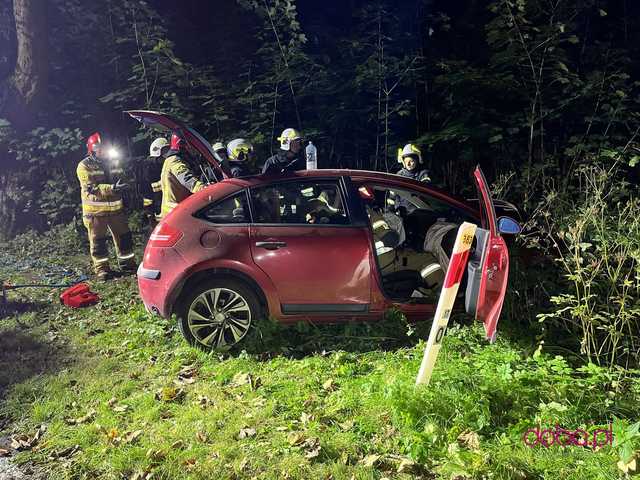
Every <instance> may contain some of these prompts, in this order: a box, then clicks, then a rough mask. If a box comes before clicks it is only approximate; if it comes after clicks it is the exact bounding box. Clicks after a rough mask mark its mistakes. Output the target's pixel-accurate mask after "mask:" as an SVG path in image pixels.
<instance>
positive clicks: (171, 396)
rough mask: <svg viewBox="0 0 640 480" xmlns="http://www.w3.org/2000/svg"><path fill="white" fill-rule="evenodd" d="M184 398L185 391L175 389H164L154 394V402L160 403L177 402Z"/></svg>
mask: <svg viewBox="0 0 640 480" xmlns="http://www.w3.org/2000/svg"><path fill="white" fill-rule="evenodd" d="M184 396H185V391H184V390H183V389H182V388H176V387H164V388H161V389H160V390H158V391H157V392H156V395H155V397H156V400H160V401H162V402H179V401H181V400H182V399H183V398H184Z"/></svg>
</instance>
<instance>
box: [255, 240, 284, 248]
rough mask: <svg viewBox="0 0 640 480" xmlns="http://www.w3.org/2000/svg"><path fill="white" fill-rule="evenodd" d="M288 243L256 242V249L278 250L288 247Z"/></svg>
mask: <svg viewBox="0 0 640 480" xmlns="http://www.w3.org/2000/svg"><path fill="white" fill-rule="evenodd" d="M286 246H287V242H256V247H258V248H264V249H267V250H277V249H279V248H281V247H286Z"/></svg>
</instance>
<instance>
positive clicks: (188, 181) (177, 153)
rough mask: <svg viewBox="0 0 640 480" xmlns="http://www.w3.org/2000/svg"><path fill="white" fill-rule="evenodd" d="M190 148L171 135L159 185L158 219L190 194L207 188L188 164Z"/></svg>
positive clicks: (177, 137)
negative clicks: (160, 197)
mask: <svg viewBox="0 0 640 480" xmlns="http://www.w3.org/2000/svg"><path fill="white" fill-rule="evenodd" d="M190 151H191V146H190V145H189V144H188V143H187V142H186V141H185V140H184V138H182V137H181V136H180V135H178V134H176V133H174V134H172V135H171V142H170V144H169V151H168V152H167V154H166V159H165V161H164V163H163V165H162V173H161V174H160V183H161V185H162V205H161V207H160V217H161V218H164V217H165V216H167V214H168V213H169V212H170V211H171V210H173V209H174V208H175V207H176V206H177V205H178V203H180V202H181V201H182V200H184V199H185V198H187V197H188V196H189V195H191V194H192V193H196V192H199V191H200V190H202V189H203V188H205V187H206V186H207V184H206V183H204V182H201V181H200V179H199V177H198V176H197V175H196V173H195V172H194V168H193V165H192V164H191V162H190Z"/></svg>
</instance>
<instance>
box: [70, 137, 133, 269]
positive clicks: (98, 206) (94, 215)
mask: <svg viewBox="0 0 640 480" xmlns="http://www.w3.org/2000/svg"><path fill="white" fill-rule="evenodd" d="M105 155H106V152H105V151H104V148H103V147H102V140H101V138H100V134H99V133H94V134H93V135H91V136H90V137H89V139H88V140H87V156H86V157H85V158H84V159H83V160H82V161H81V162H80V163H79V164H78V168H77V175H78V180H79V181H80V194H81V197H82V220H83V223H84V225H85V227H86V228H87V232H88V234H89V249H90V253H91V259H92V261H93V268H94V270H95V272H96V275H97V277H98V278H99V279H100V280H106V279H107V278H109V276H110V275H111V269H110V267H109V252H108V250H107V233H108V232H110V233H111V236H112V237H113V243H114V244H115V247H116V255H117V257H118V264H119V266H120V269H121V270H123V271H128V272H131V271H135V269H136V260H135V256H134V253H133V240H132V237H131V232H130V231H129V225H128V224H127V217H126V215H125V214H124V209H123V207H124V206H123V203H122V196H121V192H122V191H123V190H124V189H126V188H127V184H126V183H123V182H122V180H121V179H120V178H118V180H117V181H115V182H114V181H113V180H114V176H113V175H112V172H111V171H109V169H108V165H107V164H106V162H105Z"/></svg>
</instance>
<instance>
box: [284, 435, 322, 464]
mask: <svg viewBox="0 0 640 480" xmlns="http://www.w3.org/2000/svg"><path fill="white" fill-rule="evenodd" d="M287 442H288V443H289V445H291V446H292V447H299V448H301V449H303V450H304V452H305V454H304V456H305V458H307V459H313V458H316V457H318V456H319V455H320V451H321V450H322V447H321V446H320V440H319V439H318V438H316V437H311V438H305V436H304V434H303V433H302V432H290V433H289V435H287Z"/></svg>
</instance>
